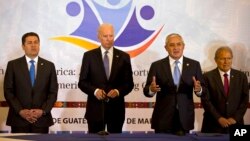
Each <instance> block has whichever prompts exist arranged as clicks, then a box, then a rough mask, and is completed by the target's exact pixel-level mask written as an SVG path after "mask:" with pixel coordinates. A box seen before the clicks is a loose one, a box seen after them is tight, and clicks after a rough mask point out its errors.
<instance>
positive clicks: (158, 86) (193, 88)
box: [144, 33, 204, 135]
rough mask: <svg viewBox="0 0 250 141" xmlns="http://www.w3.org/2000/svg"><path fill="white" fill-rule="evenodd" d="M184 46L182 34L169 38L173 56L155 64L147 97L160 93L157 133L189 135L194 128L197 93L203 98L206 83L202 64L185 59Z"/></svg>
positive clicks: (167, 46) (155, 122)
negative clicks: (195, 97) (194, 99)
mask: <svg viewBox="0 0 250 141" xmlns="http://www.w3.org/2000/svg"><path fill="white" fill-rule="evenodd" d="M184 46H185V44H184V41H183V39H182V37H181V36H180V35H179V34H176V33H173V34H170V35H168V36H167V38H166V44H165V49H166V50H167V52H168V54H169V56H168V57H166V58H163V59H161V60H158V61H156V62H153V63H152V64H151V67H150V70H149V74H148V77H147V82H146V85H145V87H144V95H145V96H147V97H153V96H154V95H155V94H156V102H155V105H154V111H153V115H152V124H151V128H152V129H154V130H155V133H173V134H177V135H185V133H188V132H189V130H191V129H193V128H194V115H195V114H194V108H195V107H194V102H193V92H194V93H195V94H196V95H197V96H200V95H202V90H203V89H204V88H202V87H203V84H204V81H203V78H202V72H201V67H200V64H199V62H197V61H195V60H192V59H189V58H186V57H184V56H183V50H184ZM176 64H177V65H176Z"/></svg>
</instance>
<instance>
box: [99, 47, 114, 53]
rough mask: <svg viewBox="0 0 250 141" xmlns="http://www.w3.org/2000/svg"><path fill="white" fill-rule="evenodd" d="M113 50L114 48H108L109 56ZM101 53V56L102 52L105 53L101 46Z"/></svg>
mask: <svg viewBox="0 0 250 141" xmlns="http://www.w3.org/2000/svg"><path fill="white" fill-rule="evenodd" d="M113 50H114V48H113V47H111V48H109V50H108V52H109V53H110V54H113ZM101 51H102V54H104V52H105V51H106V49H104V47H103V46H101Z"/></svg>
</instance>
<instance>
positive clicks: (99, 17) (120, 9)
mask: <svg viewBox="0 0 250 141" xmlns="http://www.w3.org/2000/svg"><path fill="white" fill-rule="evenodd" d="M132 2H133V0H116V1H114V0H106V3H105V6H103V5H101V4H99V3H97V2H96V1H86V0H82V3H77V2H69V3H68V4H67V6H66V12H67V14H68V15H69V16H72V17H75V16H78V15H79V14H81V13H83V18H82V21H81V23H80V25H79V27H78V28H77V29H76V30H75V31H73V32H72V33H71V34H70V35H65V36H58V37H53V38H52V39H53V40H59V41H64V42H68V43H72V44H75V45H77V46H79V47H81V48H83V49H86V50H90V49H94V48H97V47H98V46H99V42H98V39H97V28H98V26H99V25H100V24H101V23H112V24H113V25H114V28H115V35H116V37H115V46H116V47H118V48H120V49H121V50H124V51H126V52H127V53H129V54H130V56H131V57H136V56H137V55H139V54H141V53H142V52H144V51H145V50H146V49H147V48H148V47H149V46H150V45H151V44H152V43H153V41H154V40H155V39H156V37H157V36H158V34H159V33H160V32H161V30H162V28H163V25H162V26H161V27H159V29H158V30H147V29H144V28H143V27H142V26H141V25H140V23H139V21H138V16H140V18H142V19H143V20H151V19H152V18H153V17H154V14H155V13H154V9H153V8H152V6H150V5H145V6H143V7H141V8H140V9H137V7H135V6H133V5H132ZM81 4H82V5H81ZM120 5H122V6H120ZM137 10H139V12H137ZM137 13H139V14H137Z"/></svg>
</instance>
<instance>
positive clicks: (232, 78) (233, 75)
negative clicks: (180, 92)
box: [228, 69, 238, 97]
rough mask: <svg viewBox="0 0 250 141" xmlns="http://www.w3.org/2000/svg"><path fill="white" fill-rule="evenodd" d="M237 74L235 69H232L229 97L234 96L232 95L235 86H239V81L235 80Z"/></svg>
mask: <svg viewBox="0 0 250 141" xmlns="http://www.w3.org/2000/svg"><path fill="white" fill-rule="evenodd" d="M235 76H236V74H235V71H234V70H233V69H231V72H230V82H229V93H228V97H233V96H232V95H234V93H233V90H235V88H236V87H237V86H238V84H237V81H235Z"/></svg>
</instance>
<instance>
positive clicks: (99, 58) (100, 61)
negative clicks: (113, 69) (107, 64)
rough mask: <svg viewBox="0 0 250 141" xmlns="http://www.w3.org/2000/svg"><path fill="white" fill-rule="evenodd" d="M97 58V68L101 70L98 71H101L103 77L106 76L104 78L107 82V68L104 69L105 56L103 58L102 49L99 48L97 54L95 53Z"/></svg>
mask: <svg viewBox="0 0 250 141" xmlns="http://www.w3.org/2000/svg"><path fill="white" fill-rule="evenodd" d="M95 58H96V59H94V60H95V61H96V63H94V64H96V65H97V66H96V68H99V69H97V70H101V71H100V73H102V76H104V78H105V79H106V80H107V77H106V73H105V68H104V64H103V56H102V51H101V47H99V48H98V49H97V50H96V52H95Z"/></svg>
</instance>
